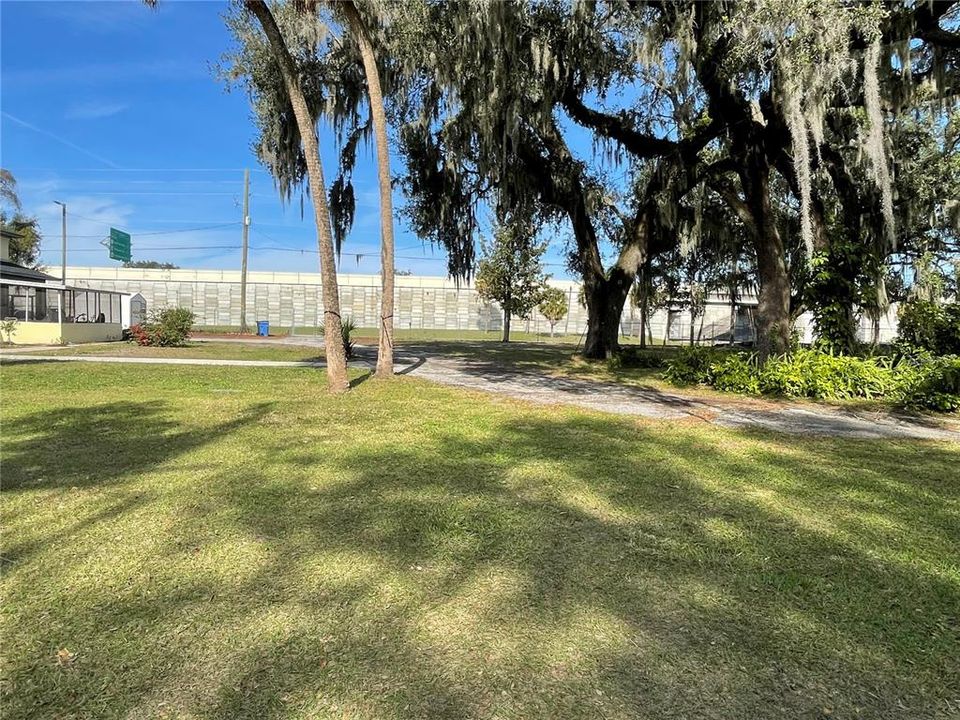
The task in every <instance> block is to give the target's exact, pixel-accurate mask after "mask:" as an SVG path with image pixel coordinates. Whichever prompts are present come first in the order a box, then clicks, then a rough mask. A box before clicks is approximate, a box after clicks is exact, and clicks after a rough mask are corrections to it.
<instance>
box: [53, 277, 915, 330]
mask: <svg viewBox="0 0 960 720" xmlns="http://www.w3.org/2000/svg"><path fill="white" fill-rule="evenodd" d="M338 279H339V285H340V305H341V309H342V312H343V314H344V315H345V316H347V317H351V318H352V319H353V321H354V322H355V323H356V325H357V326H358V327H365V328H375V327H377V324H378V322H379V307H380V277H379V276H378V275H351V274H341V275H340V276H339V278H338ZM67 281H68V284H70V285H74V286H79V287H90V288H96V289H100V290H112V291H116V292H124V293H140V294H141V295H143V297H144V299H145V300H146V302H147V309H148V311H150V310H153V309H157V308H164V307H177V306H180V307H187V308H190V309H191V310H193V312H194V313H196V315H197V324H198V325H207V326H210V325H221V326H239V325H240V272H239V271H237V270H143V269H139V268H118V267H70V268H68V269H67ZM550 284H551V285H553V286H555V287H558V288H560V289H561V290H563V291H564V292H565V293H566V295H567V303H568V305H569V311H568V312H567V316H566V317H565V318H564V319H563V320H562V321H560V323H558V324H557V326H556V332H557V333H558V334H581V333H582V332H584V330H585V329H586V324H587V311H586V309H585V308H583V307H581V306H580V304H579V302H578V299H577V298H578V295H579V291H580V284H579V283H576V282H571V281H563V280H556V281H553V280H552V281H551V282H550ZM320 291H321V283H320V275H319V273H292V272H284V273H279V272H278V273H272V272H251V273H248V275H247V323H248V324H249V325H251V326H252V325H253V323H255V322H256V321H257V320H268V321H269V322H270V324H271V325H272V326H273V327H275V328H278V329H287V328H290V327H292V326H295V327H300V328H310V327H316V326H317V325H318V324H319V323H320V322H322V320H323V313H322V310H321V308H322V297H321V293H320ZM394 302H395V314H394V323H395V327H396V328H399V329H405V330H406V329H439V330H484V331H489V332H499V331H500V330H501V329H502V327H503V317H502V313H501V311H500V308H499V307H498V306H497V305H496V304H494V303H488V302H485V301H483V300H481V299H480V297H479V295H478V294H477V291H476V290H475V289H474V287H473V285H472V284H470V283H461V284H460V285H459V286H458V285H457V284H456V283H455V282H453V281H452V280H449V279H447V278H443V277H427V276H423V277H420V276H400V277H397V278H396V292H395V297H394ZM740 302H741V305H742V307H741V308H740V311H739V316H738V318H737V320H736V335H735V337H736V339H737V340H738V341H739V340H748V339H752V338H753V333H752V324H753V307H755V305H756V299H755V298H752V297H742V298H740ZM896 319H897V312H896V307H895V306H894V307H892V308H891V309H890V310H889V312H887V313H886V315H884V316H883V317H882V318H881V319H880V332H879V339H880V341H881V342H889V341H890V340H892V339H893V338H894V337H895V336H896V332H897V320H896ZM812 322H813V318H812V316H810V315H809V314H808V313H805V314H804V315H801V316H800V318H799V319H798V320H797V328H798V329H799V330H800V332H801V338H802V340H803V341H804V342H811V341H812V340H813V337H814V335H813V325H812ZM512 327H513V329H514V330H516V331H527V332H538V333H546V332H549V330H550V324H549V323H548V322H547V321H546V319H545V318H543V317H542V316H541V315H540V314H539V313H538V312H536V311H534V313H533V315H532V316H531V318H530V319H529V320H522V319H520V318H514V320H513V323H512ZM621 327H622V331H623V334H624V335H631V336H637V335H639V332H640V311H639V309H638V308H636V307H633V306H632V304H630V303H627V307H626V308H624V312H623V320H622V323H621ZM873 330H874V329H873V322H872V321H871V320H870V319H869V318H866V317H864V318H862V319H861V321H860V327H859V331H858V335H859V337H860V339H861V340H863V341H865V342H870V341H871V340H872V339H873ZM729 331H730V304H729V301H728V300H727V298H726V297H725V296H723V295H722V294H718V295H715V296H711V298H709V299H708V301H707V305H706V308H705V310H704V314H703V316H702V318H698V319H697V320H696V324H695V325H694V338H699V341H700V342H702V343H707V344H712V343H713V342H715V341H722V338H721V337H720V336H723V337H725V338H728V337H729ZM649 334H650V336H651V337H652V338H653V340H654V341H658V340H660V341H662V339H663V338H664V337H665V336H668V337H669V339H671V340H673V341H674V342H685V341H687V340H688V339H689V337H690V314H689V312H688V311H685V310H679V311H672V312H668V311H667V310H662V309H661V310H658V311H656V312H655V313H653V314H652V315H651V317H650V330H649Z"/></svg>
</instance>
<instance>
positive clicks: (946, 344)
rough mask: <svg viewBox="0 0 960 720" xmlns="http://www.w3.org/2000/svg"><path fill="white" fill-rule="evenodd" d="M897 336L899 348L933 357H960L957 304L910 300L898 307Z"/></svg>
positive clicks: (959, 308)
mask: <svg viewBox="0 0 960 720" xmlns="http://www.w3.org/2000/svg"><path fill="white" fill-rule="evenodd" d="M898 316H899V323H898V329H897V334H898V338H899V341H900V342H899V344H900V345H901V346H907V347H914V348H922V349H923V350H929V351H930V352H932V353H933V354H934V355H957V354H960V305H958V304H956V303H953V304H950V305H946V304H939V303H935V302H931V301H929V300H910V301H908V302H905V303H903V304H902V305H901V306H900V310H899V313H898Z"/></svg>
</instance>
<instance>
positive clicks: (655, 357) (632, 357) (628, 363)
mask: <svg viewBox="0 0 960 720" xmlns="http://www.w3.org/2000/svg"><path fill="white" fill-rule="evenodd" d="M667 362H668V356H667V355H666V354H665V353H663V352H658V351H656V350H644V349H641V348H638V347H625V348H622V349H621V350H620V352H618V353H617V354H616V355H614V356H613V357H612V358H610V360H609V361H608V362H607V364H608V366H609V367H610V368H611V369H616V368H664V367H666V366H667Z"/></svg>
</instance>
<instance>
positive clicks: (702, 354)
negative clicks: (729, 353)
mask: <svg viewBox="0 0 960 720" xmlns="http://www.w3.org/2000/svg"><path fill="white" fill-rule="evenodd" d="M724 354H725V353H723V352H721V351H720V350H716V349H715V348H710V347H700V346H696V345H695V346H693V347H684V348H680V350H678V351H677V354H676V355H675V356H674V357H673V358H672V359H671V360H669V361H668V362H667V368H666V370H664V372H663V376H664V377H665V378H666V379H667V380H669V381H670V382H672V383H673V384H674V385H698V384H700V385H705V384H709V383H710V367H711V366H712V365H713V363H715V362H717V361H718V360H720V359H721V358H722V357H723V355H724Z"/></svg>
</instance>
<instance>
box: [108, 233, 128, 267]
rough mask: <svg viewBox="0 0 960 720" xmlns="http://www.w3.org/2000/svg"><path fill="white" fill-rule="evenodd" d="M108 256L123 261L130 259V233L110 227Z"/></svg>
mask: <svg viewBox="0 0 960 720" xmlns="http://www.w3.org/2000/svg"><path fill="white" fill-rule="evenodd" d="M110 257H111V258H113V259H114V260H122V261H123V262H129V261H130V233H125V232H124V231H123V230H117V229H116V228H110Z"/></svg>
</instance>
